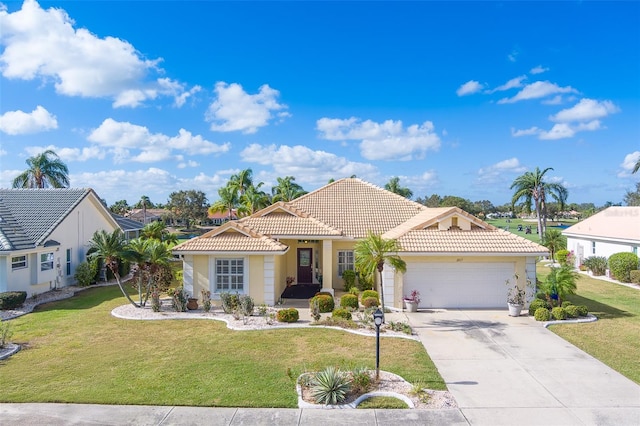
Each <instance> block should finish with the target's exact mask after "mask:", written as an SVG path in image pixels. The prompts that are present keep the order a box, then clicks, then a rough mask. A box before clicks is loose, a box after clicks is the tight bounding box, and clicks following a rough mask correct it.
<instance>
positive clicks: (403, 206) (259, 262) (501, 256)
mask: <svg viewBox="0 0 640 426" xmlns="http://www.w3.org/2000/svg"><path fill="white" fill-rule="evenodd" d="M367 231H372V232H373V233H375V234H382V235H383V237H385V238H395V239H397V240H398V241H399V243H400V245H401V246H402V248H403V250H402V252H401V253H399V254H400V255H401V256H402V258H403V259H404V260H405V261H406V262H407V271H406V273H405V274H402V273H399V272H398V273H396V272H395V271H394V270H392V269H391V267H390V266H387V267H385V269H384V275H385V276H384V280H383V281H384V292H385V301H386V303H387V305H388V306H395V307H397V308H400V307H401V306H402V299H403V295H405V294H409V293H410V292H411V290H414V289H415V290H418V291H420V293H421V297H422V302H421V307H423V308H425V307H426V308H428V307H449V308H451V307H465V308H471V307H475V308H497V307H498V308H505V307H506V299H507V290H508V288H507V286H506V285H505V281H506V280H511V283H513V282H514V281H513V280H514V274H518V276H520V277H521V279H520V281H521V285H522V286H524V284H525V282H526V279H528V280H530V281H531V282H533V283H535V279H536V260H537V257H538V256H544V255H547V254H548V250H547V249H546V248H544V247H542V246H540V245H538V244H536V243H533V242H531V241H529V240H526V239H524V238H522V237H520V236H517V235H515V234H512V233H509V232H506V231H503V230H500V229H497V228H495V227H494V226H492V225H489V224H488V223H486V222H483V221H481V220H480V219H478V218H476V217H474V216H472V215H470V214H468V213H466V212H464V211H462V210H460V209H459V208H457V207H446V208H427V207H425V206H423V205H421V204H418V203H416V202H413V201H411V200H408V199H407V198H404V197H401V196H399V195H396V194H394V193H392V192H389V191H386V190H384V189H381V188H379V187H377V186H374V185H372V184H369V183H367V182H364V181H362V180H360V179H353V178H352V179H341V180H338V181H335V182H333V183H330V184H329V185H326V186H324V187H322V188H320V189H318V190H316V191H313V192H310V193H308V194H306V195H303V196H302V197H300V198H297V199H295V200H293V201H290V202H286V203H284V202H278V203H276V204H274V205H272V206H269V207H267V208H265V209H263V210H260V211H258V212H256V213H255V214H253V215H251V216H248V217H245V218H242V219H239V220H237V221H230V222H227V223H225V224H224V225H222V226H220V227H219V228H217V229H214V230H212V231H209V232H207V233H206V234H203V235H202V236H200V237H197V238H193V239H191V240H189V241H187V242H184V243H182V244H180V245H178V246H176V247H174V249H173V253H174V254H175V255H178V256H180V257H181V258H182V259H183V266H184V287H185V289H186V290H187V291H188V292H190V293H191V294H193V295H196V296H197V295H199V294H200V291H201V290H203V289H206V290H210V291H211V293H212V294H213V295H214V297H215V296H216V295H217V294H219V293H221V292H238V293H245V294H249V295H250V296H251V297H252V298H253V299H254V300H255V301H256V303H266V304H269V305H272V304H274V303H275V302H276V301H277V300H278V299H279V298H280V295H281V294H282V292H283V291H284V289H285V287H286V279H287V277H289V276H291V277H295V282H296V283H298V284H304V283H317V284H321V285H322V289H323V290H324V291H329V292H332V293H333V292H334V290H335V289H342V287H343V282H342V279H341V274H342V271H344V270H345V269H353V268H354V260H355V259H354V252H353V248H354V245H355V243H356V241H358V240H359V239H362V238H365V237H366V236H367ZM525 277H526V279H525Z"/></svg>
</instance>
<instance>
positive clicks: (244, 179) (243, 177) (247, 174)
mask: <svg viewBox="0 0 640 426" xmlns="http://www.w3.org/2000/svg"><path fill="white" fill-rule="evenodd" d="M228 185H229V186H231V187H232V188H234V189H235V190H236V191H238V193H239V194H240V196H242V195H243V194H244V193H245V192H246V191H247V190H248V189H249V188H250V187H252V186H253V170H251V169H244V170H242V171H240V172H239V173H237V174H235V175H232V176H231V177H230V178H229V183H228Z"/></svg>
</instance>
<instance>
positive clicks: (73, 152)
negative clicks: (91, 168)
mask: <svg viewBox="0 0 640 426" xmlns="http://www.w3.org/2000/svg"><path fill="white" fill-rule="evenodd" d="M49 149H50V150H51V151H53V152H55V153H56V154H58V157H60V159H61V160H62V161H64V162H65V163H67V162H74V161H88V160H92V159H98V160H102V159H104V157H105V155H106V152H105V151H104V150H103V149H100V148H99V147H97V146H89V147H84V148H82V149H81V148H64V147H58V146H55V145H48V146H28V147H25V148H24V150H25V152H26V153H27V154H28V155H29V156H31V157H32V156H35V155H38V154H41V153H43V152H44V151H46V150H49Z"/></svg>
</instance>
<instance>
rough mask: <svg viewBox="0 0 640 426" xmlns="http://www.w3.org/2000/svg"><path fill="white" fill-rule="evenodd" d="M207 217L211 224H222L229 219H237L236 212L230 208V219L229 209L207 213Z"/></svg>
mask: <svg viewBox="0 0 640 426" xmlns="http://www.w3.org/2000/svg"><path fill="white" fill-rule="evenodd" d="M207 219H209V220H210V221H211V223H212V224H213V225H222V224H223V223H225V222H228V221H229V220H236V219H238V214H237V212H236V210H235V209H234V210H231V219H229V210H225V211H223V212H215V213H209V214H208V215H207Z"/></svg>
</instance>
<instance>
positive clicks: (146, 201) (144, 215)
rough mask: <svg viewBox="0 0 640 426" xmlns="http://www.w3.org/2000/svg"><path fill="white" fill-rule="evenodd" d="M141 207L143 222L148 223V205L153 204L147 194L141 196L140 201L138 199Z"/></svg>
mask: <svg viewBox="0 0 640 426" xmlns="http://www.w3.org/2000/svg"><path fill="white" fill-rule="evenodd" d="M137 205H138V206H139V208H141V209H142V223H144V224H145V225H146V224H147V206H149V207H151V206H152V205H153V204H152V203H151V200H150V199H149V197H147V196H146V195H143V196H142V197H140V201H138V204H137Z"/></svg>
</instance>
